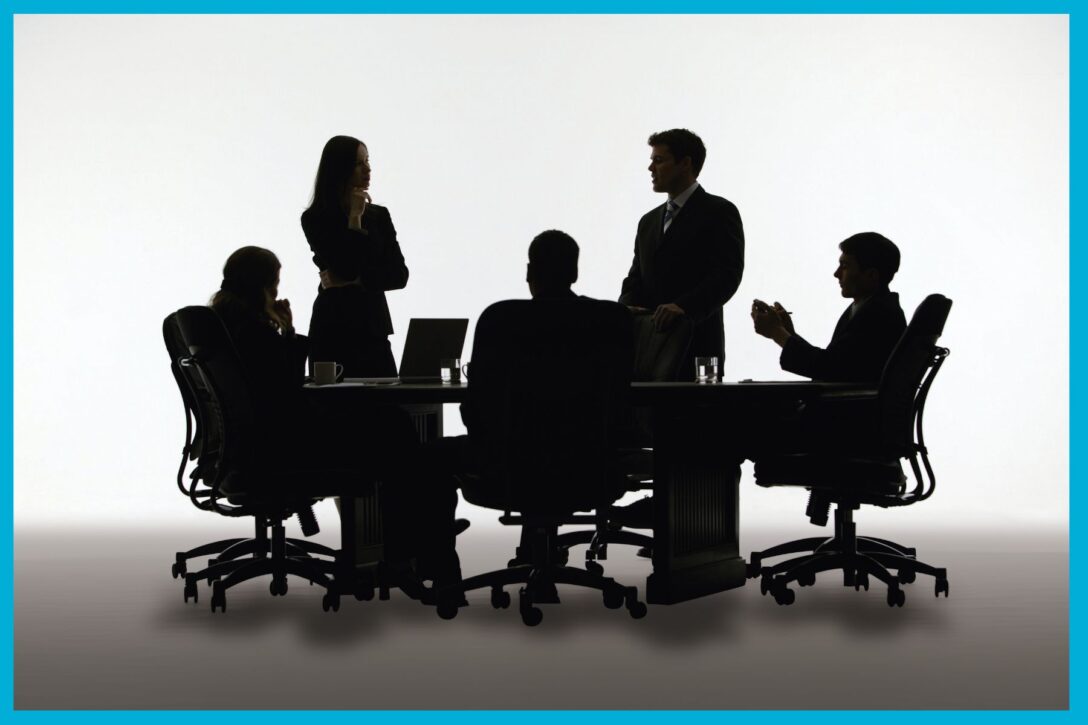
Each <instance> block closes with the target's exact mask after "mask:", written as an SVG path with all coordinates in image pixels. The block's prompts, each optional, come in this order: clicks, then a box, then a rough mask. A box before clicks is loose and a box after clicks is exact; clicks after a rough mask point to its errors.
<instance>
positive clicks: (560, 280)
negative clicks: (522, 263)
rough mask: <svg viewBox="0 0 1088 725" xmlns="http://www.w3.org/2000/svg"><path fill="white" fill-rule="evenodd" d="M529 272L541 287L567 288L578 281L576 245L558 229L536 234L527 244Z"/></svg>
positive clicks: (571, 238)
mask: <svg viewBox="0 0 1088 725" xmlns="http://www.w3.org/2000/svg"><path fill="white" fill-rule="evenodd" d="M529 270H530V272H529V274H530V275H531V277H532V280H533V282H535V283H536V284H538V285H541V286H542V287H561V286H567V287H569V286H570V285H572V284H574V282H575V281H576V280H577V279H578V243H577V242H575V241H574V237H572V236H571V235H569V234H567V233H566V232H561V231H559V230H558V229H549V230H547V231H544V232H541V233H540V234H537V235H536V237H534V238H533V241H532V242H531V243H530V244H529Z"/></svg>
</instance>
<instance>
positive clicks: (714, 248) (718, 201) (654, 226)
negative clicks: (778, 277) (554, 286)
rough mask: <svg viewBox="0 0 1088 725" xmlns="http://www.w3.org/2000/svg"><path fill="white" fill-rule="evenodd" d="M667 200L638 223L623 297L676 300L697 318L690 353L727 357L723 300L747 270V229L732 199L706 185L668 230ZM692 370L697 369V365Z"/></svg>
mask: <svg viewBox="0 0 1088 725" xmlns="http://www.w3.org/2000/svg"><path fill="white" fill-rule="evenodd" d="M664 219H665V205H664V204H662V205H661V206H659V207H657V208H656V209H654V210H653V211H651V212H649V213H647V214H646V215H645V216H643V217H642V219H640V220H639V223H638V232H637V234H636V235H635V255H634V259H633V261H632V262H631V269H630V271H629V272H628V273H627V278H626V279H624V280H623V291H622V293H621V294H620V302H622V303H623V304H625V305H634V306H638V307H647V308H649V309H651V310H652V309H654V308H655V307H657V306H658V305H662V304H667V303H670V302H672V303H675V304H677V305H679V306H680V307H681V308H683V310H684V312H685V313H686V314H687V316H688V317H690V318H691V320H692V321H693V322H694V323H695V330H694V333H693V336H692V340H691V347H690V349H689V351H688V357H689V358H695V357H696V356H699V355H717V356H718V357H719V359H720V360H721V361H722V362H724V360H725V331H724V329H723V327H722V305H724V304H725V303H726V302H728V301H729V299H730V298H731V297H732V296H733V294H734V293H735V292H736V291H737V287H738V286H740V280H741V276H742V275H743V273H744V229H743V227H742V226H741V221H740V213H739V212H738V211H737V207H736V206H734V205H733V203H732V202H730V201H728V200H726V199H723V198H721V197H720V196H712V195H711V194H708V193H707V192H706V190H705V189H703V188H702V187H701V186H700V187H699V188H697V189H696V190H695V192H694V193H693V194H692V195H691V196H690V197H689V198H688V201H687V203H686V204H684V206H683V207H682V208H681V209H680V212H679V213H678V214H677V215H676V217H675V218H674V219H673V220H672V223H671V224H670V225H669V230H668V232H662V227H663V226H664ZM688 371H689V372H691V373H692V374H694V371H693V370H692V369H691V366H690V365H688Z"/></svg>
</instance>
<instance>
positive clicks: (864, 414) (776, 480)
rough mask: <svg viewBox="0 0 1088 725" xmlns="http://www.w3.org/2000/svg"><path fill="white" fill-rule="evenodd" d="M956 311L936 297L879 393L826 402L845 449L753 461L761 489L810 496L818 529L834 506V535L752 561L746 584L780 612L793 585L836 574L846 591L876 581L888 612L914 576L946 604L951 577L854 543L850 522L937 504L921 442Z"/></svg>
mask: <svg viewBox="0 0 1088 725" xmlns="http://www.w3.org/2000/svg"><path fill="white" fill-rule="evenodd" d="M951 307H952V301H951V300H949V299H948V298H946V297H943V296H941V295H937V294H934V295H930V296H929V297H927V298H926V299H925V300H923V301H922V304H920V305H919V306H918V309H917V310H916V311H915V313H914V316H913V317H912V318H911V321H910V324H909V325H908V326H907V329H906V331H905V332H904V333H903V336H902V338H900V340H899V343H898V344H897V345H896V347H895V349H894V350H893V351H892V354H891V356H890V357H889V358H888V363H887V365H886V366H885V367H884V372H883V374H882V376H881V379H880V384H879V387H878V389H877V390H876V391H875V392H869V393H860V394H848V395H843V396H841V397H829V398H828V399H826V400H824V401H821V402H820V403H818V405H819V408H820V409H819V410H818V411H817V415H818V416H819V420H826V421H828V423H829V425H832V426H836V425H844V426H849V427H850V429H852V430H853V432H852V433H851V434H850V435H848V436H846V437H845V438H844V440H843V441H842V445H841V448H840V447H839V446H838V445H835V450H827V451H819V452H811V453H798V454H791V455H766V456H761V455H757V456H756V458H755V477H756V483H757V484H758V485H760V486H768V487H770V486H804V487H805V488H807V489H809V491H810V493H809V505H808V515H809V518H810V519H811V520H812V522H813V523H816V524H819V525H825V524H826V523H827V514H828V510H829V509H830V506H831V504H835V506H836V509H835V533H834V536H832V537H830V538H806V539H799V540H797V541H791V542H789V543H786V544H780V545H778V546H775V547H772V548H770V549H767V550H765V551H760V552H753V553H752V555H751V558H750V560H749V564H748V572H747V573H748V576H749V578H754V577H757V576H759V577H760V578H761V580H760V591H761V592H762V593H763V594H767V593H770V594H772V595H773V596H774V598H775V601H776V602H778V603H779V604H792V603H793V601H794V596H795V595H794V591H793V590H792V589H790V588H789V586H788V585H789V583H790V582H794V581H796V582H797V583H798V584H799V585H800V586H811V585H813V584H814V583H815V581H816V574H818V573H819V572H823V571H831V570H842V572H843V585H844V586H853V587H854V588H855V589H861V588H863V587H864V588H865V589H866V590H868V588H869V577H870V576H873V577H876V578H877V579H879V580H880V581H882V582H884V584H886V585H887V587H888V596H887V601H888V605H889V606H898V607H901V606H903V604H904V602H905V601H906V593H905V592H904V591H903V589H902V588H901V586H900V585H902V584H909V583H911V582H913V581H914V580H915V579H916V577H917V575H918V574H926V575H929V576H932V577H933V578H934V580H935V587H934V594H935V595H936V596H940V595H941V594H944V595H945V596H946V597H947V596H948V573H947V571H946V570H945V569H943V568H937V567H933V566H930V565H929V564H925V563H923V562H921V561H918V559H917V556H916V551H915V550H914V549H913V548H909V547H906V546H903V545H902V544H897V543H895V542H894V541H889V540H887V539H878V538H873V537H862V536H858V535H857V530H856V527H855V524H854V519H853V514H854V511H856V510H858V508H859V507H860V506H861V505H863V504H865V505H871V506H880V507H882V508H891V507H895V506H910V505H912V504H915V503H918V502H920V501H924V500H926V499H927V498H929V497H930V496H931V495H933V491H934V488H935V487H936V478H935V477H934V475H933V468H932V466H931V465H930V462H929V452H928V450H927V448H926V445H925V439H924V436H923V433H922V414H923V412H924V410H925V404H926V398H927V396H928V395H929V390H930V386H932V384H933V379H934V378H935V377H936V375H937V372H938V371H939V370H940V368H941V365H942V364H943V362H944V360H945V358H946V357H947V356H948V350H947V349H946V348H942V347H937V340H938V338H939V337H940V336H941V333H942V331H943V330H944V324H945V320H947V318H948V312H949V310H950V309H951ZM832 421H833V422H832ZM866 433H868V436H867V435H866ZM904 458H905V459H907V460H908V461H909V462H910V467H911V471H912V472H913V474H914V481H915V485H914V486H913V488H911V489H910V490H908V488H907V486H908V481H907V477H906V476H905V475H904V473H903V467H902V465H901V460H902V459H904ZM923 471H924V475H923ZM801 552H808V553H805V554H803V555H802V556H799V557H796V558H793V559H789V560H787V561H784V562H781V563H779V564H776V565H772V566H766V565H763V561H764V560H765V559H769V558H772V557H778V556H783V555H786V554H797V553H801ZM893 570H894V571H895V573H894V574H893V573H892V572H893Z"/></svg>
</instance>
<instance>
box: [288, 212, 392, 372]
mask: <svg viewBox="0 0 1088 725" xmlns="http://www.w3.org/2000/svg"><path fill="white" fill-rule="evenodd" d="M362 226H363V229H362V231H355V230H353V229H349V228H348V222H347V217H346V215H345V214H344V213H343V212H341V211H340V210H335V211H334V212H332V213H327V212H323V211H319V210H317V209H307V210H306V211H305V212H303V214H302V231H303V232H305V234H306V241H307V242H309V244H310V249H312V250H313V253H314V264H316V265H317V268H318V269H319V270H328V271H329V272H331V273H332V274H333V275H335V276H336V277H337V278H338V279H341V280H352V279H356V278H358V279H359V280H360V284H350V285H346V286H344V287H331V288H329V289H321V290H320V291H319V292H318V295H317V299H316V300H315V301H314V309H313V315H312V316H311V318H310V360H311V361H321V362H325V361H329V362H338V363H340V364H342V365H343V366H344V375H345V376H347V377H361V378H368V377H392V376H395V375H396V374H397V364H396V362H394V360H393V353H392V351H391V350H390V347H389V335H391V334H393V322H392V320H391V318H390V316H389V305H388V304H387V303H386V301H385V293H386V291H387V290H395V289H403V288H404V286H405V285H407V284H408V267H407V266H406V265H405V263H404V255H403V254H401V251H400V245H399V244H398V243H397V231H396V229H394V228H393V220H392V218H390V216H389V210H388V209H386V208H385V207H383V206H377V205H376V204H371V205H370V206H368V207H367V210H366V213H365V214H363V223H362Z"/></svg>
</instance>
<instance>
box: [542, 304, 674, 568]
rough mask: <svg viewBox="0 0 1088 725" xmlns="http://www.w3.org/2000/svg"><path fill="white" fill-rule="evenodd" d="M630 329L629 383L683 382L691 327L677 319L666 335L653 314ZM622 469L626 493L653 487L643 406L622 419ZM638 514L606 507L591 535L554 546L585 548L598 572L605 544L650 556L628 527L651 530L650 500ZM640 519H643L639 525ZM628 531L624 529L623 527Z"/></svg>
mask: <svg viewBox="0 0 1088 725" xmlns="http://www.w3.org/2000/svg"><path fill="white" fill-rule="evenodd" d="M632 325H633V328H634V341H635V345H634V347H635V349H634V367H633V370H632V375H631V379H632V381H633V382H672V381H677V380H681V379H683V378H688V379H689V378H691V376H692V375H693V374H694V372H693V371H688V373H689V375H687V376H685V375H684V369H683V366H684V363H685V362H686V361H687V354H688V349H689V348H690V346H691V337H692V333H693V332H694V330H695V325H694V323H693V322H692V321H691V320H690V319H688V318H680V319H679V320H677V321H676V324H674V325H673V326H672V327H671V328H670V329H669V330H667V331H664V332H662V331H658V330H656V329H654V322H653V315H651V314H636V315H632ZM621 425H622V429H621V430H622V433H621V445H622V446H623V449H622V454H621V457H620V466H621V468H622V469H623V471H624V475H625V478H626V483H627V486H626V488H627V490H628V491H645V490H647V489H651V488H653V463H654V458H653V411H652V410H651V409H649V408H644V407H633V406H629V407H627V408H626V412H625V414H624V416H623V421H622V423H621ZM634 506H635V507H636V513H635V514H634V515H632V514H631V512H629V511H627V510H624V509H617V508H615V507H613V506H608V507H606V508H605V509H603V510H601V511H599V512H598V520H597V522H596V524H595V528H594V529H593V530H591V531H571V532H567V533H563V534H561V535H560V536H559V538H558V540H557V543H558V544H559V545H560V546H562V547H564V548H568V549H569V548H570V547H571V546H575V545H577V544H588V547H587V549H586V555H585V559H586V561H585V566H586V569H587V570H589V571H595V572H598V573H599V572H601V571H603V568H602V567H601V565H600V564H599V563H598V562H599V561H604V560H606V559H607V558H608V545H609V544H625V545H630V546H637V547H639V550H638V555H639V556H641V557H644V558H650V557H651V556H652V555H653V543H654V540H653V536H649V535H646V534H638V533H635V532H633V531H628V530H626V528H643V529H645V528H651V526H652V524H651V521H652V516H651V514H652V511H651V506H652V500H651V499H649V498H646V499H643V500H642V501H639V502H637V503H636V504H634ZM639 519H643V520H639ZM625 527H626V528H625Z"/></svg>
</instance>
